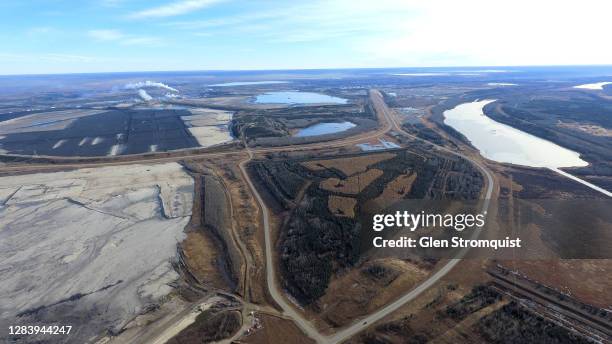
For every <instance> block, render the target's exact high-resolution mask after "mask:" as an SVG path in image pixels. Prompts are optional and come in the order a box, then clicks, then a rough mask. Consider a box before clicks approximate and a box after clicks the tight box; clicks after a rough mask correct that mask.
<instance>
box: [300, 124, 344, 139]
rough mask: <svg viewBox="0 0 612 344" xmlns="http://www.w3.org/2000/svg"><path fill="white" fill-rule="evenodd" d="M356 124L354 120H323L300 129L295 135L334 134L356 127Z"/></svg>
mask: <svg viewBox="0 0 612 344" xmlns="http://www.w3.org/2000/svg"><path fill="white" fill-rule="evenodd" d="M355 126H356V124H355V123H353V122H346V121H345V122H323V123H317V124H314V125H311V126H309V127H306V128H304V129H300V130H299V131H298V132H297V133H296V134H295V135H293V136H294V137H308V136H318V135H325V134H334V133H339V132H343V131H346V130H349V129H351V128H353V127H355Z"/></svg>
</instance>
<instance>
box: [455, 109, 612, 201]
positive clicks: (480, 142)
mask: <svg viewBox="0 0 612 344" xmlns="http://www.w3.org/2000/svg"><path fill="white" fill-rule="evenodd" d="M494 101H495V100H481V101H475V102H472V103H464V104H460V105H457V106H456V107H455V108H454V109H451V110H446V111H444V117H445V120H444V122H445V123H447V124H448V125H450V126H452V127H453V128H455V129H456V130H458V131H459V132H460V133H462V134H463V135H465V136H466V137H467V138H468V139H469V140H470V142H471V143H472V145H473V146H474V147H476V148H478V150H480V153H481V154H482V155H483V156H484V157H485V158H488V159H491V160H494V161H498V162H502V163H510V164H516V165H524V166H531V167H545V168H549V169H551V170H553V171H555V172H557V173H559V174H561V175H563V176H564V177H567V178H570V179H572V180H574V181H577V182H579V183H581V184H583V185H585V186H587V187H589V188H591V189H593V190H596V191H598V192H601V193H603V194H605V195H607V196H610V197H612V193H610V192H609V191H607V190H605V189H603V188H600V187H598V186H596V185H594V184H591V183H589V182H587V181H585V180H582V179H580V178H578V177H576V176H573V175H571V174H569V173H567V172H565V171H562V170H561V169H560V168H562V167H581V166H587V165H588V163H587V162H586V161H584V160H582V159H580V154H579V153H577V152H574V151H572V150H569V149H567V148H564V147H561V146H559V145H557V144H555V143H552V142H550V141H547V140H544V139H541V138H539V137H537V136H533V135H531V134H528V133H525V132H523V131H521V130H518V129H516V128H513V127H511V126H508V125H505V124H502V123H499V122H496V121H494V120H492V119H491V118H489V117H487V116H485V114H484V112H483V108H484V107H485V106H486V105H487V104H489V103H492V102H494Z"/></svg>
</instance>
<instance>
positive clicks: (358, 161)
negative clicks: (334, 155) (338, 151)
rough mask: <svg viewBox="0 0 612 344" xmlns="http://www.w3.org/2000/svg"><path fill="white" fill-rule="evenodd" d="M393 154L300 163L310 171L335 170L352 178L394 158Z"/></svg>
mask: <svg viewBox="0 0 612 344" xmlns="http://www.w3.org/2000/svg"><path fill="white" fill-rule="evenodd" d="M394 157H395V154H393V153H381V154H372V155H363V156H356V157H350V158H340V159H329V160H313V161H308V162H304V163H302V165H303V166H304V167H306V168H308V169H310V170H312V171H319V170H323V169H329V168H335V169H337V170H339V171H342V173H344V174H346V175H347V176H352V175H354V174H356V173H361V172H365V171H366V170H367V169H368V166H370V165H373V164H375V163H377V162H381V161H384V160H389V159H391V158H394Z"/></svg>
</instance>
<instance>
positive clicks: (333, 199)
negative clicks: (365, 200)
mask: <svg viewBox="0 0 612 344" xmlns="http://www.w3.org/2000/svg"><path fill="white" fill-rule="evenodd" d="M355 205H357V200H356V199H354V198H350V197H342V196H335V195H332V196H329V199H328V200H327V206H328V207H329V211H330V212H331V213H332V214H334V215H336V216H346V217H350V218H353V217H355Z"/></svg>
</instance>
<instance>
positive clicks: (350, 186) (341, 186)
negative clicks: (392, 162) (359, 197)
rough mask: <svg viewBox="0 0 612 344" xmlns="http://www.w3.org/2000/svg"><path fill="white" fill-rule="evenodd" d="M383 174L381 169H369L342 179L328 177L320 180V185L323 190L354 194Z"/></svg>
mask: <svg viewBox="0 0 612 344" xmlns="http://www.w3.org/2000/svg"><path fill="white" fill-rule="evenodd" d="M382 175H383V171H381V170H378V169H371V170H368V171H367V172H362V173H359V174H355V175H353V176H351V177H348V178H346V179H344V180H341V179H338V178H329V179H326V180H324V181H323V182H321V184H320V187H321V188H322V189H323V190H327V191H332V192H339V193H343V194H347V195H356V194H358V193H360V192H361V191H363V189H365V188H366V187H367V186H368V185H370V183H372V182H373V181H374V180H376V178H378V177H380V176H382Z"/></svg>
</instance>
